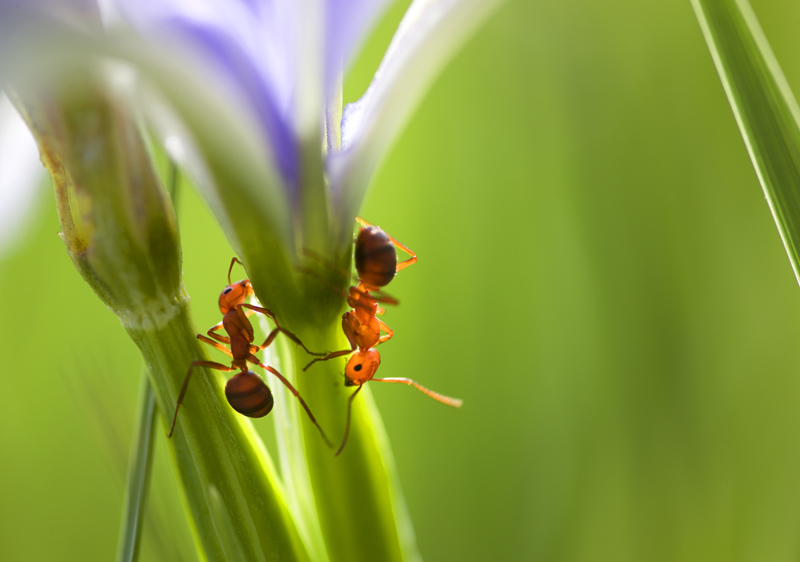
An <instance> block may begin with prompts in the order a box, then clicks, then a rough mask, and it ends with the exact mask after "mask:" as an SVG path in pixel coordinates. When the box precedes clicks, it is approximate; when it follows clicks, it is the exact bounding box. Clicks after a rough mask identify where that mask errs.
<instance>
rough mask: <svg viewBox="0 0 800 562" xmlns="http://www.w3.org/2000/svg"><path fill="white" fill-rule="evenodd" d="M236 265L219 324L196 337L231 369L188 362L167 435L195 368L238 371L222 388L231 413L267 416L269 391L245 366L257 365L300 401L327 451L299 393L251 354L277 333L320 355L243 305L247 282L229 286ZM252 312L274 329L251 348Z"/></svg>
mask: <svg viewBox="0 0 800 562" xmlns="http://www.w3.org/2000/svg"><path fill="white" fill-rule="evenodd" d="M237 262H238V263H240V264H242V262H241V261H239V259H238V258H235V257H234V258H233V259H232V260H231V265H230V268H228V286H227V287H225V289H224V290H223V291H222V293H221V294H220V296H219V310H220V312H221V313H222V314H223V318H222V322H220V323H218V324H215V325H214V326H212V327H211V328H210V329H209V330H208V332H206V333H207V336H204V335H203V334H197V339H199V340H200V341H202V342H204V343H207V344H208V345H211V346H213V347H215V348H217V349H219V350H220V351H222V352H223V353H225V354H227V355H229V356H230V357H231V358H232V360H231V365H230V367H229V366H227V365H223V364H222V363H217V362H215V361H194V362H192V364H191V366H190V367H189V371H188V372H187V373H186V378H185V379H184V381H183V386H182V387H181V392H180V394H179V395H178V403H177V404H176V405H175V415H174V416H173V418H172V427H171V428H170V431H169V437H172V433H173V431H174V430H175V423H176V422H177V421H178V409H179V408H180V406H181V403H182V402H183V398H184V396H185V394H186V389H187V387H188V386H189V380H190V378H191V376H192V371H193V370H194V368H195V367H206V368H208V369H216V370H218V371H224V372H231V371H236V370H237V369H238V370H239V372H238V373H236V374H235V375H234V376H233V377H231V378H230V379H229V380H228V382H227V384H226V385H225V397H226V398H227V400H228V403H229V404H230V405H231V407H232V408H233V409H234V410H236V411H237V412H239V413H240V414H242V415H244V416H247V417H250V418H261V417H264V416H266V415H267V414H269V413H270V411H272V406H273V405H274V399H273V397H272V391H271V390H270V389H269V387H268V386H267V384H266V383H265V382H264V381H263V380H262V379H261V377H259V376H258V375H257V374H256V373H254V372H253V371H251V370H250V369H249V368H248V362H249V363H253V364H255V365H258V366H259V367H261V368H263V369H265V370H267V371H269V372H270V373H272V374H273V375H275V376H276V377H278V380H280V381H281V382H282V383H283V384H284V385H285V386H286V388H288V389H289V392H291V393H292V394H294V395H295V396H296V397H297V399H298V400H299V401H300V405H301V406H302V407H303V409H304V410H305V411H306V414H308V417H309V419H310V420H311V422H312V423H313V424H314V425H315V426H317V429H319V432H320V434H321V435H322V438H323V440H324V441H325V443H326V444H327V445H328V446H329V447H332V444H331V442H330V441H329V440H328V437H327V436H326V435H325V432H324V431H323V430H322V428H321V427H320V425H319V423H317V420H316V418H314V414H312V413H311V410H310V409H309V407H308V405H307V404H306V402H305V400H303V398H302V397H301V396H300V393H299V392H297V390H296V389H295V388H294V386H292V384H291V383H290V382H289V381H288V380H287V379H286V378H285V377H284V376H283V375H281V374H280V373H279V372H278V371H277V370H276V369H274V368H273V367H270V366H269V365H265V364H264V363H261V362H260V361H259V359H258V358H257V357H256V356H255V353H257V352H259V351H261V350H262V349H265V348H266V347H268V346H269V345H270V344H271V343H272V342H273V341H274V340H275V337H276V336H277V335H278V333H279V332H283V333H284V334H286V335H287V336H288V337H289V339H291V340H292V341H293V342H295V343H296V344H298V345H300V346H301V347H302V348H303V349H305V350H306V352H307V353H309V354H310V355H323V354H320V353H313V352H312V351H309V349H308V348H307V347H306V346H305V345H304V344H303V342H301V341H300V339H299V338H298V337H297V336H296V335H295V334H293V333H292V332H290V331H289V330H287V329H285V328H282V327H281V326H280V324H279V323H278V320H277V319H276V318H275V315H274V314H273V313H272V311H270V310H269V309H266V308H262V307H260V306H255V305H252V304H249V303H246V302H244V301H245V299H246V298H247V297H249V296H250V295H252V294H253V287H252V285H251V284H250V281H249V280H248V279H243V280H242V281H238V282H236V283H231V272H232V271H233V264H235V263H237ZM242 265H244V264H242ZM244 309H247V312H245V310H244ZM255 312H260V313H261V314H263V315H265V316H267V317H269V318H271V319H272V320H273V321H274V322H275V325H276V328H274V329H273V330H272V331H271V332H270V333H269V335H267V338H266V339H265V340H264V343H262V344H261V345H253V339H254V334H253V325H252V324H251V323H250V319H249V318H248V317H249V316H250V315H252V314H253V313H255ZM219 330H224V331H225V332H226V333H227V334H228V335H227V336H222V335H220V334H218V333H217V332H218V331H219ZM223 344H227V345H229V346H230V348H228V347H225V345H223Z"/></svg>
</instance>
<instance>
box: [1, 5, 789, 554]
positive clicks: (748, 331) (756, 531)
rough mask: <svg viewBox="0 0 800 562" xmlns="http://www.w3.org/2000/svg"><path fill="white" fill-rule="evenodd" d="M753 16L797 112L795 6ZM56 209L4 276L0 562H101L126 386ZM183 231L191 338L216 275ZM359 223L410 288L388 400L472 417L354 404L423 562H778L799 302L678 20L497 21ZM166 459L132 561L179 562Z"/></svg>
mask: <svg viewBox="0 0 800 562" xmlns="http://www.w3.org/2000/svg"><path fill="white" fill-rule="evenodd" d="M407 4H408V2H407V1H405V2H401V3H400V4H399V5H398V6H397V7H396V8H394V9H393V10H392V12H391V13H390V14H388V15H387V18H386V20H385V22H384V23H383V24H382V26H381V27H380V28H379V29H378V31H377V32H376V34H375V36H374V37H373V38H372V39H371V41H370V43H369V45H368V46H367V50H366V51H365V53H364V55H363V56H362V58H361V59H360V61H359V62H358V64H357V65H356V67H355V68H354V69H353V72H352V75H351V76H350V78H349V82H348V84H347V87H346V92H345V96H346V98H347V100H346V101H352V100H353V99H355V98H357V97H358V96H359V95H360V93H361V92H362V91H363V89H364V88H365V87H366V84H367V83H368V80H369V78H370V76H371V73H372V72H373V71H374V68H375V66H376V65H377V62H378V61H379V59H380V56H381V53H382V50H383V49H384V47H385V45H386V44H387V43H388V40H389V37H390V35H391V32H392V30H393V28H394V26H395V25H396V22H397V20H398V18H399V17H400V14H401V13H402V10H403V8H404V7H405V5H407ZM753 7H754V9H755V11H756V14H757V16H758V17H759V20H760V22H761V24H762V27H763V28H764V31H765V33H766V35H767V37H768V39H769V41H770V43H771V45H772V47H773V49H774V51H775V53H776V55H777V58H778V60H779V61H780V63H781V65H782V67H783V70H784V72H785V73H786V75H787V78H788V80H789V83H790V85H792V87H793V90H794V91H795V93H799V92H800V58H798V55H797V53H798V48H797V47H798V43H797V38H798V28H800V4H798V3H797V2H795V1H789V0H762V1H760V2H758V3H756V4H754V6H753ZM52 199H53V198H52V194H51V193H50V192H49V191H48V190H45V189H43V190H42V192H41V194H40V204H39V205H38V207H37V212H36V213H35V214H34V215H33V216H31V217H30V220H29V224H28V225H27V227H26V230H25V231H24V232H21V233H20V236H21V240H20V241H19V244H18V245H17V246H16V247H15V249H14V250H13V251H12V252H11V253H10V254H6V255H5V256H3V257H2V260H3V261H2V262H0V294H2V295H4V298H3V299H2V300H0V315H1V316H2V319H3V323H2V325H0V349H1V350H2V351H3V353H2V358H3V359H2V366H3V371H4V373H3V375H4V381H3V386H4V389H5V390H4V392H3V397H4V400H3V404H2V408H0V426H1V427H2V429H1V430H0V451H2V453H0V455H2V456H1V457H0V560H9V561H17V560H24V561H27V560H82V561H91V560H98V561H105V560H110V559H112V558H113V556H114V553H115V550H116V541H117V532H118V526H119V517H120V511H121V505H122V493H123V492H122V490H123V483H124V475H125V467H126V462H127V455H128V449H129V446H130V439H131V435H132V431H133V425H134V421H135V402H136V396H137V387H138V380H139V372H140V368H141V359H140V357H139V355H138V352H137V351H136V349H135V347H134V346H133V344H132V343H130V341H128V340H127V337H126V335H125V333H124V331H123V329H122V327H121V326H120V325H119V322H118V321H117V320H116V318H115V317H114V316H113V315H112V314H111V313H110V312H109V311H108V310H107V309H105V307H104V306H103V305H102V304H101V303H100V302H99V300H98V299H97V298H96V297H95V296H94V294H93V293H92V292H91V290H90V289H89V287H88V286H87V285H85V284H84V283H83V282H82V280H81V279H80V277H79V276H78V274H77V273H76V272H75V270H74V269H73V267H72V264H71V263H70V261H69V258H68V257H67V255H66V252H65V251H64V248H63V245H62V243H61V241H60V240H59V238H58V236H57V232H58V223H57V219H56V215H55V211H54V206H53V201H52ZM179 207H180V210H179V215H180V221H181V234H182V237H183V248H184V254H183V257H184V274H185V283H186V286H187V289H188V291H189V294H190V295H191V297H192V300H193V313H194V316H195V319H196V325H197V328H198V329H206V328H207V327H209V326H211V325H212V324H214V323H215V322H217V321H218V316H219V312H218V311H217V309H216V299H217V296H218V293H219V291H220V290H221V288H222V286H224V284H225V283H226V280H225V273H226V271H225V270H226V267H227V265H228V263H229V260H230V257H231V250H230V248H229V247H228V245H227V243H226V242H225V240H224V237H223V235H222V234H221V231H220V230H219V228H218V227H217V226H216V225H215V223H214V221H213V219H212V218H211V215H210V213H209V211H208V210H207V208H206V207H205V204H204V203H203V202H202V201H200V200H199V198H198V197H197V195H196V194H195V193H193V192H191V191H189V190H188V189H184V190H183V191H182V193H181V200H180V204H179ZM361 216H363V217H364V218H365V219H367V220H369V221H371V222H373V223H376V224H379V225H381V226H383V227H384V228H385V229H386V230H387V231H388V232H389V233H390V234H391V235H393V236H394V237H396V238H397V239H399V240H400V241H402V242H403V243H405V244H406V245H408V246H409V247H411V248H412V249H413V250H414V251H415V252H416V253H417V254H418V255H419V258H420V261H419V263H418V264H417V265H415V266H413V267H412V268H411V269H408V270H406V271H404V272H403V273H402V274H401V275H399V276H398V278H397V279H396V280H395V281H394V282H393V284H392V288H391V291H390V293H391V294H392V295H395V296H397V297H399V298H400V299H401V301H402V303H401V305H400V306H399V307H397V308H392V309H391V310H389V311H388V312H387V315H386V317H385V319H386V321H387V323H388V324H389V325H390V326H391V327H392V328H393V329H394V330H395V332H396V336H395V338H394V339H393V340H392V342H391V343H390V344H389V345H387V346H386V347H385V348H381V354H382V356H383V366H382V368H381V370H382V373H383V375H384V376H407V377H412V378H415V379H416V380H418V381H419V382H421V383H422V384H425V385H427V386H430V387H431V388H433V389H435V390H437V391H439V392H442V393H445V394H449V395H453V396H458V397H461V398H463V399H464V400H465V405H464V407H463V408H462V409H461V410H460V411H454V410H451V409H449V408H446V407H444V406H442V405H440V404H438V403H436V402H434V401H432V400H430V399H428V398H426V397H424V396H423V395H421V394H420V393H418V392H415V391H413V390H412V389H409V388H406V387H398V386H397V385H379V384H374V385H372V391H373V394H374V395H375V396H376V400H377V402H378V404H379V406H380V409H381V412H382V414H383V417H384V421H385V424H386V426H387V429H388V432H389V435H390V437H391V439H392V443H393V448H394V454H395V457H396V462H397V464H398V466H399V472H400V475H401V480H402V485H403V488H404V491H405V494H406V499H407V502H408V506H409V509H410V512H411V516H412V519H413V521H414V524H415V528H416V532H417V537H418V542H419V546H420V549H421V551H422V554H423V556H424V558H425V559H426V560H429V561H431V560H437V561H438V560H462V561H466V560H476V561H478V560H481V561H482V560H546V561H550V560H553V561H559V560H569V561H598V560H602V561H605V560H608V561H643V560H647V561H661V560H663V561H692V560H698V561H708V560H742V561H783V560H787V561H788V560H797V559H798V558H800V407H798V404H800V370H799V369H798V366H797V351H796V349H795V342H797V340H798V335H799V334H800V290H798V286H797V283H796V281H795V279H794V277H793V274H792V271H791V268H790V266H789V262H788V260H787V258H786V255H785V252H784V249H783V247H782V245H781V242H780V239H779V237H778V233H777V230H776V228H775V226H774V224H773V222H772V218H771V216H770V214H769V211H768V208H767V205H766V203H765V201H764V198H763V196H762V194H761V190H760V188H759V186H758V183H757V181H756V177H755V173H754V172H753V170H752V167H751V165H750V162H749V159H748V157H747V154H746V152H745V149H744V145H743V142H742V140H741V138H740V136H739V133H738V130H737V129H736V126H735V123H734V119H733V117H732V114H731V111H730V108H729V107H728V104H727V102H726V100H725V98H724V95H723V91H722V88H721V86H720V83H719V79H718V78H717V75H716V72H715V70H714V68H713V66H712V63H711V59H710V57H709V55H708V51H707V49H706V46H705V44H704V42H703V40H702V37H701V34H700V31H699V28H698V25H697V23H696V21H695V18H694V14H693V12H692V10H691V7H690V5H689V3H688V1H685V2H682V1H677V2H676V1H675V0H659V1H655V0H651V1H650V2H639V3H634V2H629V1H622V0H606V1H604V2H593V1H589V0H565V1H562V2H559V3H550V2H534V1H532V0H524V1H523V0H518V1H510V2H508V4H506V5H505V7H504V8H502V9H501V11H500V12H498V13H497V14H496V16H495V17H493V18H492V19H491V20H490V21H489V22H488V25H486V26H485V27H484V28H482V30H481V31H480V32H479V33H478V34H477V35H476V36H475V37H474V39H473V40H472V41H470V43H469V44H468V45H467V47H466V48H465V49H464V50H463V51H462V52H461V53H460V54H459V55H458V56H457V58H456V59H455V60H454V62H453V63H452V64H451V65H450V66H449V67H448V68H447V70H446V71H445V72H444V74H443V75H442V76H441V77H440V79H439V80H438V81H437V82H436V84H435V86H434V88H433V90H432V91H431V93H430V95H429V96H428V97H427V98H426V100H425V101H424V103H423V104H422V106H421V107H420V109H419V111H418V112H417V113H416V114H415V116H414V118H413V120H412V121H411V123H410V125H409V127H408V128H407V130H406V132H405V134H404V135H403V136H402V138H401V139H400V140H399V142H398V144H397V146H396V147H395V149H394V150H393V151H392V153H391V155H390V156H389V158H388V160H387V161H386V162H385V165H384V166H383V168H382V169H381V171H380V173H379V174H378V175H377V176H376V178H375V180H374V182H373V187H372V190H371V192H370V194H369V196H368V199H367V201H366V203H365V205H364V207H363V209H362V212H361ZM189 361H190V359H189V358H187V364H188V362H189ZM311 407H312V408H313V404H311ZM257 424H258V426H259V427H260V428H262V429H264V432H265V433H267V434H268V433H269V431H270V428H269V421H267V420H261V421H258V422H257ZM161 437H162V436H159V447H158V450H157V455H158V457H157V461H158V462H157V464H158V466H157V471H156V476H155V478H154V482H153V486H152V489H151V495H150V504H149V512H150V514H151V517H150V519H149V520H148V522H147V525H146V528H145V533H144V549H145V550H144V553H143V556H142V560H148V561H149V560H170V561H174V560H194V559H195V554H194V552H193V547H192V544H191V541H190V538H189V535H188V530H187V526H186V523H185V522H184V520H183V516H182V514H181V511H180V504H179V500H178V496H177V493H176V492H175V490H174V482H173V480H172V476H171V473H170V470H169V466H168V464H169V461H168V460H167V455H166V449H165V447H164V439H163V438H161Z"/></svg>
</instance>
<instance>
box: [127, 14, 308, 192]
mask: <svg viewBox="0 0 800 562" xmlns="http://www.w3.org/2000/svg"><path fill="white" fill-rule="evenodd" d="M117 5H118V6H119V8H120V12H121V13H122V14H123V16H124V17H125V19H126V20H127V21H128V22H129V23H131V24H132V25H133V26H134V27H135V28H136V29H137V30H139V31H141V32H144V33H147V34H151V35H152V36H154V37H156V38H157V39H158V40H160V41H161V42H162V43H163V44H164V46H165V48H168V49H171V50H173V49H174V50H175V52H172V53H170V55H171V56H175V54H176V52H177V53H178V54H179V53H180V52H181V51H180V50H178V49H179V48H182V49H183V52H184V53H191V55H193V56H194V59H195V61H194V62H195V63H199V65H198V67H199V68H201V69H203V71H204V72H206V73H207V74H206V75H205V76H204V79H205V80H207V82H208V84H209V88H220V87H221V88H224V89H225V90H227V92H228V94H229V95H231V96H232V98H233V99H234V100H238V101H239V103H243V104H244V105H246V106H247V109H248V110H249V111H250V112H251V113H252V114H253V115H254V118H255V119H256V120H257V121H258V122H259V123H260V125H261V128H262V129H263V131H264V137H265V141H266V142H267V145H268V147H269V149H270V150H271V152H272V153H273V155H274V160H275V162H276V165H277V166H278V168H279V170H280V172H281V175H282V176H283V178H284V181H285V182H286V185H287V186H288V187H289V188H290V190H292V191H293V192H294V191H296V188H297V185H298V181H299V170H298V162H299V155H298V150H299V148H298V146H299V141H298V131H297V129H296V126H295V124H296V122H297V113H298V111H299V108H298V106H297V104H298V97H297V91H296V90H297V82H298V72H299V70H298V69H299V68H301V64H300V60H299V58H300V53H299V52H298V50H297V43H298V41H297V37H296V33H295V32H294V30H295V28H296V24H297V13H296V11H295V7H294V5H293V3H292V2H280V1H272V2H269V1H261V2H258V1H255V0H236V1H228V2H224V3H221V2H215V1H212V0H162V1H158V0H118V1H117Z"/></svg>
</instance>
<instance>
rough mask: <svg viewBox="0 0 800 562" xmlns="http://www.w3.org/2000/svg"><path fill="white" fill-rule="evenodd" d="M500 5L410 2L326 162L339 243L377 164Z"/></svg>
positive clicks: (496, 0)
mask: <svg viewBox="0 0 800 562" xmlns="http://www.w3.org/2000/svg"><path fill="white" fill-rule="evenodd" d="M501 2H502V0H414V2H413V3H412V4H411V6H410V7H409V9H408V11H407V12H406V15H405V16H404V17H403V20H402V21H401V22H400V26H399V27H398V28H397V32H396V33H395V35H394V38H393V39H392V42H391V44H390V45H389V49H388V50H387V51H386V55H385V56H384V57H383V61H382V62H381V64H380V66H379V67H378V71H377V72H376V73H375V77H374V78H373V79H372V83H371V84H370V85H369V88H367V91H366V93H365V94H364V96H363V97H362V98H361V99H360V100H358V101H357V102H355V103H352V104H350V105H348V106H347V107H346V108H345V111H344V117H343V119H342V150H341V152H339V153H334V154H330V155H329V156H328V163H327V164H328V174H329V178H330V181H331V186H332V189H333V197H334V201H335V203H336V205H337V209H336V216H337V218H338V219H339V220H341V221H342V222H341V223H340V225H339V229H338V235H339V237H340V241H345V240H346V239H348V238H349V237H350V235H351V231H352V228H351V225H352V222H353V219H354V218H355V216H356V213H357V211H358V207H359V206H360V204H361V200H362V199H363V197H364V193H365V192H366V189H367V186H368V184H369V180H370V178H371V176H372V173H373V172H374V170H375V168H376V166H377V165H378V164H379V163H380V160H381V158H382V157H383V155H384V154H385V153H386V151H387V150H388V148H389V147H390V145H391V144H392V142H393V141H394V139H395V138H396V137H397V135H398V134H399V133H400V131H401V130H402V127H403V125H404V124H405V122H406V120H407V119H408V117H409V116H410V114H411V112H412V111H413V110H414V108H415V107H416V105H417V103H418V102H419V101H420V99H421V98H422V95H423V94H424V93H425V90H427V88H428V86H429V85H430V84H431V82H432V81H433V79H434V78H435V77H436V74H437V72H438V71H439V70H440V69H441V67H442V66H443V65H444V64H445V63H446V62H447V60H448V59H449V58H450V56H451V55H452V54H453V53H454V52H455V50H456V48H457V47H458V46H459V45H460V44H461V42H462V41H464V40H465V39H466V38H467V37H468V36H469V34H470V33H471V32H472V31H473V30H474V29H475V28H476V27H477V26H478V24H479V23H480V22H481V21H483V19H485V18H486V17H487V16H488V15H489V14H490V13H491V12H492V11H493V10H494V9H495V8H496V7H497V6H499V5H500V3H501Z"/></svg>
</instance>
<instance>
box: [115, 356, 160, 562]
mask: <svg viewBox="0 0 800 562" xmlns="http://www.w3.org/2000/svg"><path fill="white" fill-rule="evenodd" d="M141 376H142V380H141V383H140V386H139V419H138V421H137V423H136V428H137V430H136V435H135V438H134V442H133V446H132V447H131V459H130V464H129V466H128V481H127V482H126V484H125V498H124V500H123V507H122V525H121V528H120V542H119V550H118V552H117V560H119V561H120V562H129V561H133V560H137V559H138V557H139V539H140V538H141V535H142V526H143V525H144V514H145V510H144V505H145V500H146V499H147V491H148V489H149V487H150V473H151V468H152V466H153V462H152V460H153V438H154V437H155V433H154V428H155V425H154V423H153V420H154V419H155V405H156V398H155V394H154V393H153V387H152V386H151V385H150V378H149V377H148V374H147V366H144V367H143V368H142V375H141Z"/></svg>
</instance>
